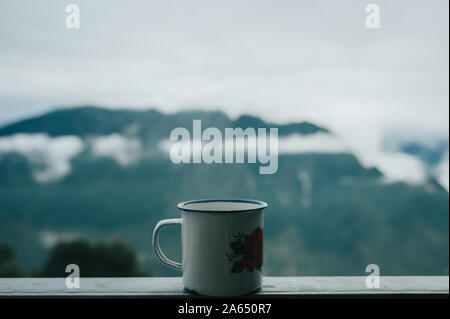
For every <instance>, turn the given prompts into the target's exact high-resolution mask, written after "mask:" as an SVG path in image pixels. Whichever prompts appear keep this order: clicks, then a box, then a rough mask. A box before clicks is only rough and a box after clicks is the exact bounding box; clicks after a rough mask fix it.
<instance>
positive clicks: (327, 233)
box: [0, 107, 449, 275]
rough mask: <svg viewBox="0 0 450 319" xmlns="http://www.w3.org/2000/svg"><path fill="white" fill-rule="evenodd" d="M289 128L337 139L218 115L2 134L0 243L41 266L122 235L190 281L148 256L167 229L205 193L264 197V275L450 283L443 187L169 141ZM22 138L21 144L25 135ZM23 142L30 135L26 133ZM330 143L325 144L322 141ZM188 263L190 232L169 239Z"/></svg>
mask: <svg viewBox="0 0 450 319" xmlns="http://www.w3.org/2000/svg"><path fill="white" fill-rule="evenodd" d="M194 119H201V120H202V127H203V128H206V127H217V128H219V129H220V130H222V129H224V128H225V127H242V128H244V129H245V128H247V127H254V128H257V127H263V128H264V127H266V128H268V127H278V129H279V135H280V136H282V137H283V136H284V137H288V136H292V135H299V136H301V137H302V138H305V139H307V138H314V137H317V136H319V137H326V138H328V137H333V133H332V132H330V131H329V130H327V129H326V128H322V127H319V126H316V125H314V124H312V123H307V122H303V123H291V124H285V125H277V124H274V123H267V122H265V121H263V120H262V119H259V118H257V117H254V116H249V115H243V116H241V117H239V118H238V119H236V120H232V119H229V118H228V117H227V116H226V115H225V114H224V113H221V112H205V111H189V112H179V113H175V114H164V113H161V112H159V111H156V110H147V111H130V110H115V111H113V110H107V109H102V108H94V107H82V108H73V109H64V110H58V111H54V112H50V113H48V114H44V115H42V116H39V117H35V118H30V119H27V120H24V121H20V122H17V123H14V124H11V125H7V126H5V127H3V128H1V129H0V203H1V206H0V242H1V241H5V242H7V243H9V244H11V245H12V246H14V247H15V248H16V250H17V253H18V257H19V259H20V260H21V261H22V263H23V264H24V265H25V266H26V268H28V270H29V271H33V270H36V269H38V268H39V267H40V266H41V265H42V264H43V262H44V261H45V258H46V256H47V254H48V249H49V247H51V246H52V245H53V244H54V243H55V242H56V241H58V240H63V239H67V238H77V237H83V238H92V239H94V238H103V237H108V236H118V237H122V238H124V239H125V240H127V241H129V242H131V243H133V244H134V245H135V246H136V247H137V249H138V251H139V256H140V258H141V262H143V263H144V264H145V265H146V266H147V267H148V268H149V269H151V271H152V273H155V274H158V275H179V274H178V273H177V272H175V271H172V270H170V269H167V268H166V267H164V266H162V265H160V264H159V263H158V262H157V261H156V259H155V257H154V255H153V253H152V250H151V233H152V231H153V227H154V226H155V224H156V222H157V221H158V220H160V219H163V218H174V217H177V216H178V212H177V210H176V203H178V202H181V201H184V200H188V199H195V198H208V197H241V198H256V199H260V200H264V201H266V202H267V203H269V207H268V209H267V210H266V211H265V223H264V236H265V237H264V253H265V258H264V260H265V261H264V262H265V264H264V272H265V274H266V275H364V274H365V266H366V265H368V264H372V263H375V264H378V265H379V266H380V270H381V274H382V275H448V258H449V255H448V251H449V247H448V243H449V237H448V234H449V229H448V228H449V198H448V192H447V191H446V190H445V189H443V188H442V187H441V186H440V185H439V184H438V183H437V182H436V181H435V180H434V179H433V178H430V180H429V181H426V182H424V183H422V184H416V185H411V184H407V183H403V182H396V183H387V182H386V181H385V179H384V177H383V175H382V173H381V172H380V171H379V170H378V169H376V168H367V167H364V166H363V165H361V163H360V162H359V161H358V159H357V157H355V156H354V155H353V154H351V153H349V152H344V151H342V152H317V151H310V152H309V151H307V150H306V151H305V150H303V151H302V152H297V153H296V152H293V153H280V154H279V158H278V171H277V172H276V174H273V175H259V174H258V169H257V166H258V164H251V163H250V164H249V163H247V164H232V165H231V164H228V165H227V164H209V165H206V164H205V165H198V164H178V165H176V164H173V163H172V162H171V161H170V159H169V156H168V154H167V151H166V150H164V148H163V147H161V143H162V142H163V141H165V140H167V139H168V138H169V135H170V132H171V130H172V129H173V128H175V127H186V128H188V129H189V130H190V129H191V128H192V121H193V120H194ZM19 133H21V135H17V134H19ZM23 133H26V135H24V134H23ZM319 141H320V140H319ZM161 236H162V237H161V243H162V245H163V248H164V249H165V250H167V251H168V255H169V256H170V257H171V258H174V259H179V258H180V255H179V254H180V253H179V240H180V236H179V230H178V229H168V230H167V231H166V230H164V232H163V233H162V234H161Z"/></svg>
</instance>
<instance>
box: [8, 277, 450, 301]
mask: <svg viewBox="0 0 450 319" xmlns="http://www.w3.org/2000/svg"><path fill="white" fill-rule="evenodd" d="M365 280H366V277H265V278H264V281H263V287H262V289H261V290H259V291H258V292H256V293H255V294H253V295H252V296H255V297H265V296H268V297H270V296H272V297H275V296H285V297H289V296H291V297H295V296H298V297H302V296H303V297H307V296H321V295H322V296H323V295H329V296H338V297H339V296H347V295H348V296H352V295H373V294H375V295H415V294H448V292H449V277H448V276H400V277H381V278H380V284H381V286H380V288H372V289H369V288H367V287H366V284H365ZM49 296H56V297H58V296H59V297H108V296H109V297H114V296H115V297H120V296H123V297H126V296H141V297H155V298H158V297H175V298H177V297H180V298H186V297H195V295H193V294H191V293H190V292H189V291H187V290H185V289H184V287H183V282H182V279H181V278H179V277H176V278H174V277H154V278H152V277H149V278H81V279H80V288H79V289H76V288H73V289H69V288H66V285H65V278H0V297H49Z"/></svg>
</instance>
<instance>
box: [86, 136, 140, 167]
mask: <svg viewBox="0 0 450 319" xmlns="http://www.w3.org/2000/svg"><path fill="white" fill-rule="evenodd" d="M91 147H92V154H93V155H94V156H99V157H103V156H105V157H111V158H113V159H115V160H116V161H117V162H118V163H119V164H120V165H122V166H127V165H130V164H132V163H134V162H135V161H136V160H137V159H138V158H139V155H140V152H141V149H142V145H141V141H140V140H139V139H137V138H128V137H124V136H122V135H120V134H111V135H107V136H97V137H95V138H92V139H91Z"/></svg>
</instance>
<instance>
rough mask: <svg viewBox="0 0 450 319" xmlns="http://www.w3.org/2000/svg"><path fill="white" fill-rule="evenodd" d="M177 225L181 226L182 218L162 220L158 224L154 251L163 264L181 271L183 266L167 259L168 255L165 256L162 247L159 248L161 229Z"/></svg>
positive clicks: (154, 238)
mask: <svg viewBox="0 0 450 319" xmlns="http://www.w3.org/2000/svg"><path fill="white" fill-rule="evenodd" d="M177 224H181V218H172V219H164V220H160V221H159V222H158V223H157V224H156V226H155V229H154V230H153V238H152V243H153V250H154V251H155V254H156V257H158V259H159V260H160V261H161V262H162V263H163V264H165V265H167V266H169V267H171V268H174V269H177V270H180V271H181V269H182V265H181V264H180V263H177V262H175V261H173V260H170V259H169V258H167V257H166V255H164V253H163V252H162V250H161V247H160V246H159V231H160V230H161V228H162V227H164V226H169V225H177Z"/></svg>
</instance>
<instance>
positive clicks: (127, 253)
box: [40, 239, 147, 277]
mask: <svg viewBox="0 0 450 319" xmlns="http://www.w3.org/2000/svg"><path fill="white" fill-rule="evenodd" d="M69 264H76V265H78V266H79V267H80V276H82V277H139V276H145V275H147V274H146V273H145V272H144V271H142V269H140V267H139V266H138V261H137V254H136V251H135V249H134V248H133V247H132V246H131V245H129V244H127V243H125V242H123V241H122V240H119V239H109V240H102V241H98V242H96V243H90V242H88V241H85V240H75V241H71V242H61V243H58V244H57V245H56V246H55V247H54V248H53V249H52V251H51V252H50V254H49V259H48V261H47V263H46V264H45V266H44V268H43V270H42V271H41V273H40V275H41V276H44V277H65V276H67V274H66V273H65V269H66V266H67V265H69Z"/></svg>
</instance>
